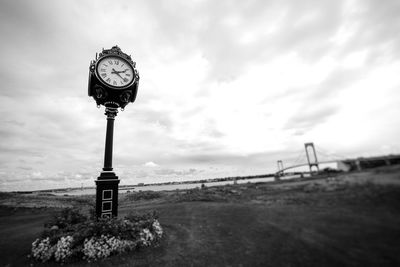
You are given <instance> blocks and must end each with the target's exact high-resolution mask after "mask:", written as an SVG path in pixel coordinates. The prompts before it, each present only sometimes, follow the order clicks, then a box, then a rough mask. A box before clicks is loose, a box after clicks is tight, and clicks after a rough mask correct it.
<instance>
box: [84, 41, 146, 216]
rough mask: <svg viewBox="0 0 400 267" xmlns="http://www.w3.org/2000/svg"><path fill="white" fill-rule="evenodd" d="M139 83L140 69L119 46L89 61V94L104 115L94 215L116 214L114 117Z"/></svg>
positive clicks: (131, 100)
mask: <svg viewBox="0 0 400 267" xmlns="http://www.w3.org/2000/svg"><path fill="white" fill-rule="evenodd" d="M138 85H139V73H138V71H137V69H136V63H135V62H133V61H132V59H131V56H128V55H127V54H125V53H123V52H122V51H121V49H120V48H119V47H118V46H113V47H112V48H111V49H107V50H104V49H103V51H102V52H101V53H100V54H99V57H97V54H96V59H95V60H93V61H92V62H91V63H90V67H89V86H88V94H89V96H92V97H93V98H94V100H95V101H96V103H97V105H98V106H100V105H104V106H105V115H106V116H107V129H106V142H105V151H104V167H103V170H102V172H101V173H100V176H99V177H98V178H97V180H96V181H95V182H96V216H97V217H98V218H104V217H117V216H118V184H119V182H120V180H119V179H118V176H116V174H115V172H114V171H113V167H112V155H113V135H114V121H115V117H116V116H117V113H118V109H119V108H121V109H123V108H125V106H126V105H127V104H128V103H129V102H134V101H135V99H136V95H137V90H138Z"/></svg>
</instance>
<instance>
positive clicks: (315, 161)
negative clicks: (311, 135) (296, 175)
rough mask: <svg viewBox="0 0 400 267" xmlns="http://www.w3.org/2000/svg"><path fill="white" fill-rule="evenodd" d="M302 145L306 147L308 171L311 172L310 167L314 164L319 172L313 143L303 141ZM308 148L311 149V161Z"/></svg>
mask: <svg viewBox="0 0 400 267" xmlns="http://www.w3.org/2000/svg"><path fill="white" fill-rule="evenodd" d="M304 147H305V149H306V155H307V162H308V166H309V167H310V172H312V167H314V166H315V167H316V168H317V172H319V166H318V159H317V153H316V152H315V146H314V143H305V144H304ZM308 148H311V149H312V156H313V161H311V157H310V156H311V155H310V154H309V150H308Z"/></svg>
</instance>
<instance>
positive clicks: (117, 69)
mask: <svg viewBox="0 0 400 267" xmlns="http://www.w3.org/2000/svg"><path fill="white" fill-rule="evenodd" d="M138 85H139V73H138V71H137V69H136V62H133V61H132V58H131V56H128V55H127V54H125V53H123V52H122V51H121V49H120V48H119V47H118V46H113V47H112V48H111V49H106V50H104V49H103V51H102V52H101V53H100V54H99V57H97V55H96V60H93V61H92V62H91V63H90V67H89V87H88V94H89V96H92V97H93V98H94V100H95V101H96V103H97V105H104V106H106V107H115V108H125V106H126V105H127V104H128V103H129V102H134V101H135V99H136V95H137V90H138Z"/></svg>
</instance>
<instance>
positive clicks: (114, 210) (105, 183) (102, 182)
mask: <svg viewBox="0 0 400 267" xmlns="http://www.w3.org/2000/svg"><path fill="white" fill-rule="evenodd" d="M118 184H119V179H118V176H116V175H115V173H114V172H112V171H103V172H101V174H100V176H99V177H98V178H97V180H96V216H97V218H104V217H109V218H111V217H117V216H118Z"/></svg>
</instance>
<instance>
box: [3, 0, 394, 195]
mask: <svg viewBox="0 0 400 267" xmlns="http://www.w3.org/2000/svg"><path fill="white" fill-rule="evenodd" d="M28 11H29V12H28ZM399 13H400V4H399V2H398V1H396V0H388V1H385V3H384V4H382V3H380V2H377V1H374V0H366V1H364V0H355V1H330V0H322V1H317V0H306V1H301V2H298V1H283V2H282V1H278V0H269V1H261V0H252V1H242V2H237V3H234V4H233V3H232V2H231V1H227V0H222V1H218V2H216V1H211V0H203V1H174V2H169V1H146V2H141V1H133V2H132V1H127V0H121V1H117V2H116V3H114V2H112V3H111V2H108V1H101V0H100V1H97V2H96V5H93V3H92V1H76V0H72V1H69V2H68V3H64V2H55V1H50V0H43V1H40V2H37V3H30V2H26V1H22V0H16V1H2V2H1V3H0V34H1V35H2V36H7V38H3V39H4V40H2V42H1V44H0V48H1V49H0V51H2V62H3V64H0V80H1V81H2V83H1V85H0V112H1V114H2V119H0V125H1V126H0V138H1V140H2V142H1V144H0V151H1V152H0V187H1V188H0V190H2V189H3V188H23V187H24V186H25V184H26V188H28V189H29V184H30V185H32V184H35V186H37V187H38V188H39V187H50V186H51V187H54V186H61V187H62V186H63V185H72V184H75V185H78V186H80V180H81V179H83V181H85V182H87V183H91V184H92V183H93V181H91V182H89V180H90V179H95V178H96V177H97V175H98V173H99V172H100V170H101V167H102V163H103V157H104V138H105V130H106V119H105V116H104V110H103V108H102V109H100V110H98V109H96V108H95V107H96V105H95V102H94V101H93V99H91V98H89V97H88V96H87V75H88V67H89V62H90V60H93V58H94V56H95V53H96V52H99V51H100V50H101V48H102V47H105V48H109V47H111V46H113V45H115V44H117V45H119V46H120V47H121V48H122V49H123V51H126V52H128V53H131V54H132V55H133V58H134V60H135V61H136V62H137V66H138V68H139V72H140V75H141V80H140V86H139V92H138V98H137V100H136V102H135V103H133V104H130V105H129V106H127V108H126V110H125V111H124V112H120V113H119V114H118V116H117V117H116V120H115V126H114V127H115V131H114V161H113V163H114V168H115V169H116V170H117V171H118V172H119V173H120V174H121V177H124V179H125V180H124V181H127V182H128V181H129V182H132V183H135V182H137V181H139V180H140V179H143V180H144V182H149V181H164V180H165V181H166V180H168V179H169V180H175V179H177V180H182V179H185V177H187V178H188V179H189V178H190V179H192V178H193V179H194V178H195V177H196V175H197V174H199V175H200V174H201V176H202V177H210V178H211V177H221V176H237V175H238V174H255V173H259V172H267V171H269V170H275V161H276V160H277V158H279V159H284V158H285V157H290V156H291V155H290V151H292V150H293V149H295V148H297V147H301V148H302V146H303V142H304V140H313V141H314V142H315V143H316V144H317V145H319V144H320V145H321V146H328V147H330V148H334V149H336V148H340V149H341V150H343V151H350V152H352V153H356V152H357V151H367V152H368V151H374V150H379V149H381V147H383V146H385V145H386V146H389V145H390V147H396V146H397V144H398V141H397V140H398V138H397V137H396V136H398V134H400V128H399V127H397V125H400V124H399V122H400V121H399V119H398V118H400V114H399V109H398V107H397V106H398V102H399V97H400V95H399V94H398V90H397V88H398V87H399V86H400V83H399V79H398V69H399V66H400V65H399V64H400V54H399V51H400V46H399V44H400V37H399V35H398V34H397V33H398V32H399V30H400V28H399V27H400V26H399V25H400V21H399V20H400V17H399V16H398V14H399ZM105 14H107V15H105ZM82 25H85V27H82ZM350 115H351V116H350ZM342 128H346V129H348V131H349V130H351V132H353V133H357V134H354V137H349V136H348V134H347V133H342V132H343V131H341V130H340V129H342ZM387 129H391V130H390V131H387ZM363 132H364V133H368V134H363ZM361 137H362V138H361ZM338 144H341V145H338ZM399 152H400V151H399ZM371 153H372V152H371ZM339 154H340V153H339ZM343 154H345V153H343ZM155 162H156V163H155ZM143 163H145V164H143ZM151 163H154V164H157V165H159V166H158V167H157V168H151V167H150V166H147V165H146V164H150V165H152V164H151ZM144 165H145V166H144ZM161 166H162V167H161ZM191 169H192V170H195V171H190V170H191ZM156 171H158V173H156ZM39 172H40V173H41V175H42V176H41V177H36V178H35V177H33V173H39ZM10 173H12V177H14V178H13V179H12V180H10V179H9V178H8V177H9V175H10ZM89 177H91V178H89ZM35 179H36V180H35ZM39 179H40V180H39Z"/></svg>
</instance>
